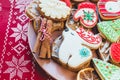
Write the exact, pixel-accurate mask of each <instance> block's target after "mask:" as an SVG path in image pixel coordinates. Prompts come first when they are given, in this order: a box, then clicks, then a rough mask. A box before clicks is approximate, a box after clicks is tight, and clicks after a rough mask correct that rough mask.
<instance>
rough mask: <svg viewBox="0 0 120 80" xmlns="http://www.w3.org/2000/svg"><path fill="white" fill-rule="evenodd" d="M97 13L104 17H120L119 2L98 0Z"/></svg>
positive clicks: (115, 0)
mask: <svg viewBox="0 0 120 80" xmlns="http://www.w3.org/2000/svg"><path fill="white" fill-rule="evenodd" d="M98 9H99V13H100V14H101V15H102V16H103V17H104V18H106V19H115V18H118V17H120V2H119V1H117V0H112V1H110V0H99V2H98Z"/></svg>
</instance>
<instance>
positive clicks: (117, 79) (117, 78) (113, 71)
mask: <svg viewBox="0 0 120 80" xmlns="http://www.w3.org/2000/svg"><path fill="white" fill-rule="evenodd" d="M93 64H94V68H95V70H96V72H97V73H98V75H99V76H100V78H101V80H120V68H119V67H118V66H115V65H113V64H110V63H107V62H105V61H102V60H100V59H97V58H93Z"/></svg>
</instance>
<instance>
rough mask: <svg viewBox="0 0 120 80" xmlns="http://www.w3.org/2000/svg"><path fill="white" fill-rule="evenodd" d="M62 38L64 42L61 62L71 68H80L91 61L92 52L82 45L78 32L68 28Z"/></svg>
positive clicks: (60, 53)
mask: <svg viewBox="0 0 120 80" xmlns="http://www.w3.org/2000/svg"><path fill="white" fill-rule="evenodd" d="M62 36H63V42H62V43H61V46H60V48H59V53H58V54H59V59H60V61H61V62H63V63H64V64H66V65H68V66H69V67H72V68H78V67H79V66H80V65H82V64H83V63H85V62H88V61H89V60H91V58H92V52H91V50H90V49H89V48H88V47H86V46H83V45H82V44H81V39H80V37H79V35H78V34H77V33H76V31H74V30H72V29H70V28H67V29H65V30H64V31H63V33H62ZM76 58H77V59H76ZM79 70H80V69H79Z"/></svg>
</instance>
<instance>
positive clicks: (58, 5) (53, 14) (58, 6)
mask: <svg viewBox="0 0 120 80" xmlns="http://www.w3.org/2000/svg"><path fill="white" fill-rule="evenodd" d="M40 2H41V3H40V4H39V7H40V8H41V11H42V12H43V13H44V14H45V16H48V17H50V18H53V19H56V18H57V19H61V18H66V17H67V16H68V15H69V14H70V10H71V9H70V8H69V7H68V6H67V5H66V3H65V2H63V1H59V0H49V1H47V0H40Z"/></svg>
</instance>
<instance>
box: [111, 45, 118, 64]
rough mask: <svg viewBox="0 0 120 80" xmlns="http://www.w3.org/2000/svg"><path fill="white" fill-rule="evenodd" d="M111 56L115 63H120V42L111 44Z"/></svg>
mask: <svg viewBox="0 0 120 80" xmlns="http://www.w3.org/2000/svg"><path fill="white" fill-rule="evenodd" d="M110 57H111V59H112V60H113V62H115V63H120V43H112V44H111V46H110Z"/></svg>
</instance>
